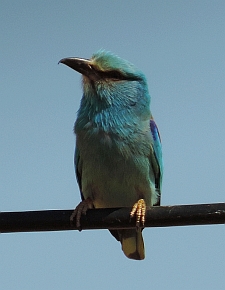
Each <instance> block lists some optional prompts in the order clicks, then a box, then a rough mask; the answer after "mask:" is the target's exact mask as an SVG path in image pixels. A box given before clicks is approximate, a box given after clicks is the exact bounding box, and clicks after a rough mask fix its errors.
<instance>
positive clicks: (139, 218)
mask: <svg viewBox="0 0 225 290" xmlns="http://www.w3.org/2000/svg"><path fill="white" fill-rule="evenodd" d="M145 213H146V204H145V201H144V199H139V200H138V201H137V202H136V203H135V204H134V205H133V207H132V210H131V212H130V217H131V218H133V217H134V215H135V216H136V227H137V229H139V228H140V227H142V228H143V227H144V225H145Z"/></svg>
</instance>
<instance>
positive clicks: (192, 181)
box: [0, 0, 225, 290]
mask: <svg viewBox="0 0 225 290" xmlns="http://www.w3.org/2000/svg"><path fill="white" fill-rule="evenodd" d="M224 12H225V1H224V0H221V1H220V0H215V1H208V0H202V1H201V0H199V1H192V0H190V1H182V0H181V1H160V0H155V1H151V0H150V1H148V0H146V1H103V0H102V1H0V24H1V35H0V37H1V39H0V40H1V67H0V79H1V86H0V94H1V106H0V110H1V112H0V122H1V150H0V154H1V155H0V163H1V167H0V168H1V172H0V177H1V182H0V192H1V194H0V210H1V211H23V210H42V209H72V208H74V207H75V205H76V204H77V203H78V202H79V201H80V196H79V191H78V187H77V184H76V181H75V177H74V168H73V152H74V142H75V137H74V135H73V132H72V129H73V123H74V120H75V118H76V112H77V110H78V107H79V102H80V98H81V95H82V91H81V85H80V76H79V74H77V73H76V72H74V71H72V70H71V69H69V68H67V67H66V66H63V65H58V64H57V63H58V61H59V60H60V59H61V58H63V57H68V56H80V57H85V58H88V57H90V56H91V55H92V53H93V52H95V51H96V50H98V49H99V48H105V49H107V50H111V51H112V52H114V53H116V54H118V55H119V56H121V57H122V58H125V59H127V60H129V61H131V62H133V63H134V64H135V65H136V66H137V67H138V68H140V69H141V70H142V71H143V72H144V73H145V74H146V76H147V79H148V85H149V91H150V94H151V96H152V104H151V108H152V112H153V114H154V116H155V119H156V121H157V123H158V126H159V128H160V132H161V136H162V142H163V155H164V163H165V174H164V180H163V192H162V204H163V205H174V204H193V203H214V202H223V201H224V195H225V178H224V174H225V150H224V148H225V129H224V124H225V113H224V112H225V81H224V80H225V57H224V55H225V17H224ZM144 238H145V245H146V259H145V260H144V261H140V262H139V261H132V260H128V259H127V258H125V256H124V254H123V253H122V251H121V249H120V244H119V243H118V242H117V241H116V240H115V239H114V238H113V237H112V236H111V235H110V234H109V233H108V231H106V230H98V231H83V232H81V233H79V232H76V231H70V232H42V233H16V234H2V235H1V236H0V261H1V263H0V265H1V270H0V281H1V282H0V284H1V288H2V289H7V290H8V289H10V290H14V289H23V290H27V289H34V290H36V289H43V290H45V289H55V290H58V289H159V290H161V289H163V290H164V289H171V290H174V289H179V290H180V289H182V290H186V289H187V290H189V289H204V290H208V289H224V284H225V249H224V241H225V232H224V226H223V225H213V226H191V227H171V228H148V229H145V230H144Z"/></svg>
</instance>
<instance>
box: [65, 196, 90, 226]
mask: <svg viewBox="0 0 225 290" xmlns="http://www.w3.org/2000/svg"><path fill="white" fill-rule="evenodd" d="M91 208H94V204H93V201H92V200H91V199H90V198H87V199H85V200H83V201H81V202H80V203H79V204H78V205H77V207H76V208H75V210H74V211H73V213H72V214H71V216H70V222H71V224H73V222H74V219H75V222H76V227H77V228H78V229H79V231H81V229H82V228H81V224H80V219H81V215H86V212H87V210H88V209H91Z"/></svg>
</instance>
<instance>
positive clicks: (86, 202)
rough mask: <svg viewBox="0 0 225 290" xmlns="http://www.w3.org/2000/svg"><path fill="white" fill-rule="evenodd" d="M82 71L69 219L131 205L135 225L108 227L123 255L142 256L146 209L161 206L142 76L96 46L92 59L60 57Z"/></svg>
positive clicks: (156, 151)
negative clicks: (76, 197) (77, 198)
mask: <svg viewBox="0 0 225 290" xmlns="http://www.w3.org/2000/svg"><path fill="white" fill-rule="evenodd" d="M60 63H63V64H65V65H67V66H69V67H70V68H72V69H74V70H76V71H77V72H79V73H81V74H82V84H83V97H82V99H81V104H80V108H79V111H78V115H77V119H76V122H75V125H74V133H75V134H76V149H75V158H74V161H75V171H76V178H77V182H78V184H79V188H80V192H81V198H82V201H81V202H80V204H78V206H77V207H76V209H75V210H74V212H73V214H72V216H71V220H75V223H76V225H77V227H81V225H80V218H81V215H82V214H85V213H86V211H87V210H88V209H90V208H115V207H130V208H132V210H131V213H130V216H131V218H135V219H136V229H123V230H110V232H111V234H112V235H113V236H114V237H115V238H116V239H117V240H118V241H120V243H121V245H122V250H123V252H124V254H125V255H126V256H127V257H128V258H130V259H135V260H142V259H144V258H145V250H144V241H143V237H142V229H143V227H144V222H145V212H146V207H151V206H154V205H160V195H161V184H162V174H163V165H162V151H161V141H160V136H159V131H158V128H157V126H156V123H155V121H154V119H153V117H152V114H151V111H150V95H149V92H148V86H147V81H146V78H145V76H144V74H143V73H142V72H141V71H140V70H138V69H137V68H136V67H135V66H134V65H133V64H131V63H130V62H128V61H126V60H124V59H122V58H120V57H118V56H117V55H115V54H112V53H111V52H108V51H105V50H100V51H98V52H97V53H95V54H93V56H92V57H91V58H90V59H84V58H77V57H71V58H64V59H62V60H60Z"/></svg>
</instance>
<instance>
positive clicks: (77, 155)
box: [74, 147, 84, 200]
mask: <svg viewBox="0 0 225 290" xmlns="http://www.w3.org/2000/svg"><path fill="white" fill-rule="evenodd" d="M74 166H75V173H76V178H77V183H78V185H79V188H80V195H81V199H82V200H84V196H83V193H82V183H81V180H82V164H81V158H80V151H79V149H78V148H77V147H76V149H75V154H74Z"/></svg>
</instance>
